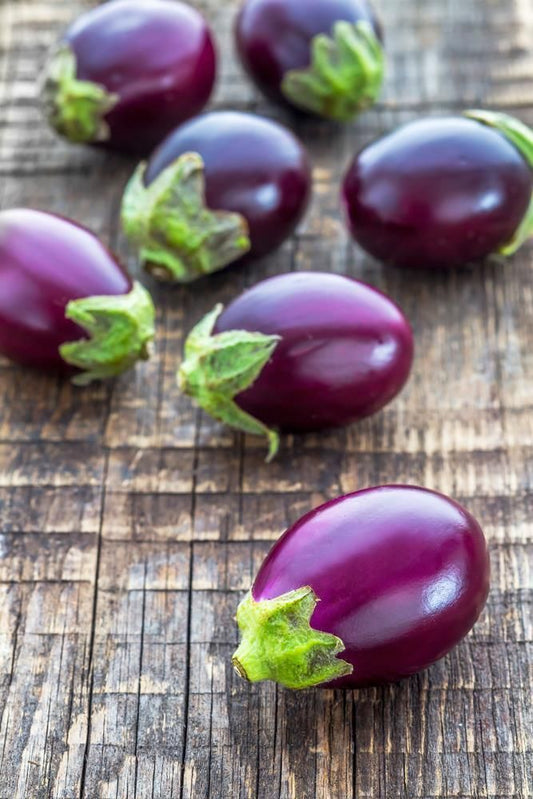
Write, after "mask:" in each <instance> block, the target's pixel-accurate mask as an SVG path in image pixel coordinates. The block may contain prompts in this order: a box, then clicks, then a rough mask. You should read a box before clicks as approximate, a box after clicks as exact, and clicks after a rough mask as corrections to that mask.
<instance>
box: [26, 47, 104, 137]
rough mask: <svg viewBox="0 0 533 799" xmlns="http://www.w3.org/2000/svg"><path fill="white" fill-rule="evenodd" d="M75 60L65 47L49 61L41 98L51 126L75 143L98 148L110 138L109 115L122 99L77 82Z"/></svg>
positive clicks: (88, 83)
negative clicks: (96, 145) (97, 146)
mask: <svg viewBox="0 0 533 799" xmlns="http://www.w3.org/2000/svg"><path fill="white" fill-rule="evenodd" d="M76 75H77V63H76V56H75V55H74V52H73V51H72V49H71V48H70V47H69V46H68V45H67V44H63V45H61V47H59V48H58V49H57V50H56V51H55V52H54V53H53V54H52V56H51V57H50V59H49V61H48V64H47V66H46V69H45V75H44V80H43V85H42V86H43V88H42V96H43V105H44V110H45V114H46V117H47V119H48V122H49V123H50V125H51V126H52V127H53V128H54V129H55V130H56V131H57V133H59V135H60V136H64V137H65V138H66V139H69V140H70V141H72V142H76V143H78V144H96V143H97V142H105V141H107V140H108V139H109V137H110V131H109V126H108V124H107V122H106V119H105V117H106V115H107V114H108V113H109V112H110V111H111V110H112V109H113V108H114V107H115V105H116V104H117V103H118V100H119V97H118V95H116V94H110V93H109V92H108V91H107V90H106V89H105V87H104V86H100V85H99V84H98V83H92V82H91V81H86V80H78V78H77V77H76Z"/></svg>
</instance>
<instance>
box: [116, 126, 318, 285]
mask: <svg viewBox="0 0 533 799" xmlns="http://www.w3.org/2000/svg"><path fill="white" fill-rule="evenodd" d="M310 192H311V171H310V167H309V161H308V158H307V154H306V152H305V150H304V148H303V146H302V145H301V144H300V142H299V141H298V140H297V139H296V138H295V136H293V134H292V133H290V132H289V131H288V130H287V129H286V128H284V127H282V126H281V125H278V124H277V123H276V122H272V121H270V120H268V119H262V118H261V117H257V116H254V115H252V114H244V113H239V112H235V111H214V112H212V113H209V114H204V115H203V116H200V117H198V118H197V119H194V120H192V121H191V122H188V123H187V124H185V125H183V126H181V127H179V128H178V129H177V130H176V131H174V132H173V133H172V134H171V135H170V136H169V137H168V138H167V139H166V140H165V141H164V142H163V143H162V144H161V145H160V147H158V149H157V150H156V151H155V153H154V154H153V155H152V157H151V158H150V159H149V161H148V163H147V164H145V163H142V164H140V165H139V167H138V168H137V170H136V171H135V173H134V175H133V177H132V179H131V181H130V182H129V184H128V186H127V188H126V191H125V194H124V199H123V205H122V223H123V228H124V231H125V233H126V235H127V237H128V238H129V239H130V241H131V242H132V243H133V244H134V245H135V246H136V248H137V251H138V255H139V258H140V260H141V262H142V263H143V264H144V266H145V268H146V269H147V271H148V272H150V273H151V274H152V275H153V276H154V277H156V278H158V279H160V280H166V281H170V282H180V283H183V282H190V281H192V280H196V279H197V278H199V277H202V276H204V275H206V274H210V273H212V272H215V271H217V270H219V269H222V268H223V267H225V266H228V265H229V264H231V263H234V262H236V261H239V260H241V259H242V258H243V257H244V256H246V257H247V259H248V260H250V259H254V258H259V257H262V256H264V255H268V254H269V253H271V252H273V251H274V250H276V249H277V248H278V247H279V246H280V245H281V244H282V243H283V242H284V241H285V240H286V239H287V238H288V237H289V236H290V235H291V234H292V233H293V232H294V230H295V229H296V226H297V225H298V223H299V222H300V220H301V218H302V216H303V214H304V212H305V210H306V208H307V204H308V201H309V196H310Z"/></svg>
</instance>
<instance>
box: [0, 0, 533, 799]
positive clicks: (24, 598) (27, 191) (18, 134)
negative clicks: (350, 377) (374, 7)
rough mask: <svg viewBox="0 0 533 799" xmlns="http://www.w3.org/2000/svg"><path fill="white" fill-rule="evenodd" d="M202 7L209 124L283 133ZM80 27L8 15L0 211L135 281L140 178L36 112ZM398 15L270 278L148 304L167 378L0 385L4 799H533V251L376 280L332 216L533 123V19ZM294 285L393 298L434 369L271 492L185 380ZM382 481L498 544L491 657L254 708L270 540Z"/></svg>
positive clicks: (215, 6)
mask: <svg viewBox="0 0 533 799" xmlns="http://www.w3.org/2000/svg"><path fill="white" fill-rule="evenodd" d="M203 6H204V10H206V12H207V13H208V15H209V17H210V19H211V21H212V23H213V25H214V27H215V29H216V30H217V33H218V37H219V40H220V42H221V52H222V53H223V58H222V78H221V82H220V87H219V92H218V94H217V97H216V101H215V102H216V104H217V105H233V106H237V107H240V108H253V109H255V110H258V111H260V112H265V113H268V114H275V113H276V112H275V111H274V110H273V109H272V108H270V107H269V106H268V105H267V104H266V103H264V102H263V101H262V100H260V99H259V98H258V97H257V96H256V95H255V94H254V92H253V89H252V88H251V86H250V85H249V83H248V82H247V81H246V80H245V79H244V77H243V75H242V74H241V71H240V69H239V67H238V65H237V63H236V61H235V58H234V55H233V54H232V48H231V37H230V32H231V25H232V18H233V15H234V11H235V3H234V2H229V3H228V2H225V3H220V2H218V0H204V3H203ZM82 7H83V3H82V2H80V1H79V0H76V2H73V1H72V0H47V2H42V1H41V0H2V3H1V5H0V48H1V65H0V81H1V84H0V102H1V115H0V171H1V181H0V191H1V204H2V206H3V207H10V206H17V205H32V206H37V207H41V208H48V209H51V210H54V211H59V212H64V213H68V214H70V215H72V216H74V217H76V218H77V219H79V220H81V221H82V222H84V223H86V224H87V225H89V226H90V227H92V228H93V229H94V230H95V231H96V232H98V233H99V234H100V235H101V236H103V238H104V239H105V240H106V241H107V242H110V243H111V244H112V245H113V246H115V247H118V249H119V250H120V251H122V252H123V253H124V255H125V256H127V253H126V252H125V248H124V246H123V241H122V239H121V237H120V234H119V231H118V222H117V216H118V213H117V212H118V205H119V199H120V194H121V189H122V187H123V185H124V182H125V180H126V179H127V176H128V174H129V172H130V169H131V164H130V163H128V162H125V161H121V160H120V159H119V158H115V157H112V156H109V155H105V154H101V153H96V152H92V151H90V150H85V149H82V148H78V149H77V148H74V147H69V146H68V145H66V144H63V143H61V142H59V141H58V140H56V139H54V137H53V136H52V135H51V134H50V133H49V132H48V131H47V129H46V127H45V125H44V124H43V122H42V119H41V117H40V113H39V110H38V104H37V102H36V83H35V79H36V76H37V74H38V72H39V68H40V65H41V63H42V60H43V57H44V55H45V52H46V49H47V47H48V46H49V45H50V43H51V42H52V41H53V40H54V38H55V36H56V34H57V32H58V31H59V30H60V29H61V28H62V27H63V26H64V25H65V24H66V23H67V21H68V20H69V19H70V18H71V17H72V16H73V15H74V14H75V13H76V12H77V11H78V10H80V9H81V8H82ZM380 9H381V11H382V16H383V19H384V22H385V25H386V29H387V39H388V52H389V54H390V57H391V68H390V73H389V79H388V87H387V92H386V95H385V97H384V99H383V101H382V102H381V103H380V105H379V107H378V108H377V109H376V110H375V111H373V112H371V113H369V114H367V115H366V116H365V117H364V118H363V119H361V120H360V122H359V123H358V124H357V125H355V126H353V127H351V128H349V129H346V130H344V131H340V132H338V133H334V134H332V132H331V130H330V129H329V128H328V127H327V126H325V125H321V124H314V125H306V126H304V127H302V128H300V129H299V133H300V134H301V135H302V137H303V138H304V140H305V142H306V143H307V144H308V146H309V148H310V149H311V151H312V154H313V159H314V164H315V179H316V191H315V199H314V204H313V208H312V210H311V213H310V216H309V217H308V219H307V221H306V223H305V224H304V226H303V227H302V229H301V230H300V232H299V235H298V236H297V237H296V238H295V239H294V240H293V241H291V242H290V243H289V244H288V245H287V246H285V248H284V249H283V250H282V251H281V252H280V253H279V254H278V255H276V256H275V257H273V258H271V259H269V260H267V261H266V262H264V263H261V264H257V265H255V266H253V267H250V268H248V269H247V270H241V271H237V270H233V271H230V272H226V273H225V274H221V275H219V276H217V277H215V278H213V279H212V280H211V281H210V282H209V283H208V284H207V285H203V286H202V287H201V288H198V289H197V288H195V287H192V288H190V289H165V288H160V287H159V288H158V287H153V288H154V291H155V297H156V299H157V302H158V307H159V324H160V339H159V344H158V353H157V356H156V357H155V358H154V359H153V360H152V361H151V362H150V363H148V364H146V365H142V366H140V367H139V368H138V369H137V370H136V371H135V372H133V373H131V374H129V375H127V376H124V377H122V378H121V379H120V380H118V381H117V382H116V383H115V384H113V385H107V386H97V387H94V388H90V389H84V390H79V389H75V388H72V387H71V386H69V385H66V384H65V383H61V382H59V381H57V380H54V379H49V378H47V377H40V376H37V375H34V374H30V373H28V372H26V371H23V370H22V369H19V368H16V367H14V366H12V365H10V364H8V363H7V362H5V361H2V362H0V403H1V405H0V532H1V535H0V594H1V600H0V799H13V797H21V798H22V797H23V798H24V799H41V798H42V797H58V798H59V797H64V798H65V799H67V798H68V799H70V798H71V797H81V796H83V797H87V798H90V799H92V798H93V797H104V798H105V799H111V797H117V798H118V799H124V798H125V797H138V799H149V797H162V798H164V799H167V798H171V799H173V798H174V797H176V798H178V797H179V799H203V798H204V797H211V798H212V799H240V798H244V797H246V798H251V799H253V798H255V797H258V799H278V798H279V799H281V798H283V799H313V797H318V799H348V798H349V797H370V798H371V799H378V798H379V799H381V798H383V799H396V798H398V799H399V798H400V797H402V799H404V798H405V799H414V797H420V798H421V799H429V798H430V797H463V798H465V799H466V797H469V798H471V797H472V798H473V797H492V798H493V799H496V797H498V798H499V799H503V797H509V798H510V797H518V798H519V799H521V798H523V799H525V798H526V797H531V796H533V787H532V781H531V774H532V773H533V764H532V740H533V736H532V726H533V718H532V712H531V705H532V697H531V666H530V664H531V615H530V612H531V596H532V594H531V588H532V582H531V551H532V526H533V521H532V519H533V494H532V488H533V457H532V456H533V402H532V396H533V288H532V281H531V274H532V272H531V269H532V262H533V247H532V246H529V247H527V248H525V249H524V250H523V251H522V253H521V254H520V255H519V256H517V257H516V258H515V259H514V260H513V262H512V263H510V264H508V265H507V266H504V267H502V266H501V265H498V264H487V265H486V266H484V267H481V268H479V269H477V270H475V271H472V272H465V273H450V274H439V275H428V274H403V273H400V272H396V271H393V270H384V269H382V268H381V267H380V266H378V265H377V264H375V263H373V262H371V261H370V260H369V259H366V258H365V257H364V256H363V255H362V254H361V252H360V251H358V250H357V249H356V248H354V247H352V245H351V244H350V243H349V241H348V238H347V235H346V233H345V231H344V229H343V227H342V225H341V222H340V216H339V209H338V203H337V191H338V183H339V177H340V175H341V172H342V169H343V167H344V165H345V164H346V162H347V159H348V157H349V155H350V153H351V152H352V151H354V150H355V148H357V147H359V146H360V145H362V144H363V143H364V142H366V141H367V140H369V139H370V138H371V137H372V136H374V135H376V134H377V133H378V132H380V131H382V130H385V129H388V128H391V127H392V126H394V125H396V124H397V123H398V122H400V121H402V120H406V119H408V118H410V117H412V116H414V115H416V114H417V113H426V112H431V113H433V112H438V111H448V110H453V109H460V108H462V107H464V106H472V105H476V106H477V105H481V104H483V105H486V106H489V107H497V108H503V109H506V110H508V111H510V112H515V113H517V114H519V115H520V116H522V118H523V119H525V120H526V121H528V122H529V123H530V124H531V123H533V4H532V3H531V0H466V1H465V0H446V1H445V0H382V2H381V4H380ZM130 263H131V259H130ZM131 266H132V268H134V264H133V263H131ZM303 268H306V269H321V270H322V269H331V270H334V271H341V272H344V271H346V272H348V273H349V274H351V275H354V276H357V277H361V278H363V279H364V280H367V281H368V282H370V283H372V284H374V285H377V286H379V287H380V288H382V289H384V290H386V291H387V292H388V293H390V294H391V295H392V296H393V297H395V298H396V299H397V301H398V302H399V303H400V304H401V305H402V306H403V307H404V308H405V310H406V312H407V313H408V315H409V316H410V318H411V319H412V321H413V325H414V328H415V332H416V336H417V341H418V360H417V363H416V368H415V371H414V375H413V379H412V381H411V383H410V386H409V389H408V390H407V391H406V392H405V393H404V394H403V395H402V397H401V398H400V399H399V400H398V401H397V402H396V403H395V404H394V405H392V406H391V407H390V408H388V409H387V410H386V411H385V412H384V413H382V414H380V415H379V416H377V417H376V418H374V419H372V420H370V421H368V422H366V423H364V424H362V425H360V426H359V427H354V428H352V429H350V430H346V431H343V432H339V433H335V434H331V435H326V436H322V437H318V436H309V437H306V438H300V439H298V440H294V441H293V440H288V441H286V442H285V444H284V447H283V451H282V454H281V457H280V458H279V459H278V460H277V461H276V462H275V463H274V464H273V465H271V466H266V465H265V464H264V462H263V450H262V446H261V445H260V444H259V442H257V441H255V440H252V439H250V440H246V441H243V440H242V439H241V437H239V436H234V435H232V434H231V433H228V431H226V430H223V429H221V428H220V427H219V426H218V425H216V424H215V423H213V422H211V421H210V420H209V419H207V418H206V417H205V416H203V415H202V414H200V413H198V412H196V411H195V410H193V409H192V407H191V405H190V404H189V402H188V401H186V400H184V399H182V398H180V397H179V396H178V394H177V391H176V388H175V384H174V372H175V369H176V366H177V362H178V359H179V356H180V349H181V345H182V342H183V335H184V332H185V331H187V329H189V328H190V326H191V324H192V323H193V322H194V321H195V320H196V319H198V318H199V317H200V315H201V314H202V313H204V312H205V311H207V310H208V309H209V308H210V307H211V306H212V305H213V304H214V303H215V302H216V301H226V300H228V299H229V298H230V297H232V296H233V295H234V294H235V293H236V292H238V291H239V290H240V289H241V288H242V287H243V286H246V285H250V284H251V283H253V282H255V281H257V280H258V279H260V278H262V277H264V276H266V275H270V274H274V273H277V272H281V271H284V270H287V269H303ZM1 290H2V289H1V286H0V291H1ZM386 481H408V482H415V483H422V484H425V485H427V486H429V487H434V488H438V489H440V490H442V491H444V492H448V493H450V494H452V495H454V496H455V497H457V498H458V499H459V500H460V501H462V502H464V503H466V505H467V506H468V507H469V508H470V509H471V510H472V511H473V512H474V513H475V514H476V515H477V516H478V517H479V518H480V520H481V521H482V522H483V525H484V527H485V530H486V532H487V535H488V537H489V540H490V548H491V555H492V565H493V589H492V593H491V597H490V601H489V605H488V608H487V611H486V612H485V613H484V615H483V617H482V619H481V621H480V622H479V624H478V625H477V627H476V628H475V631H474V632H473V634H472V635H471V636H470V637H469V638H468V640H467V641H466V642H465V643H463V644H462V645H461V646H460V647H458V648H457V650H456V651H455V652H454V653H453V654H452V655H450V656H449V657H448V658H446V659H445V660H444V661H443V662H441V663H439V664H438V665H436V666H435V667H433V668H432V669H430V670H429V671H428V672H426V673H424V674H421V675H420V676H418V677H416V678H414V679H412V680H410V681H407V682H404V683H403V684H401V685H396V686H392V687H388V688H380V689H372V690H364V691H363V690H362V691H356V692H348V693H340V692H338V693H334V692H329V691H326V692H313V691H310V692H305V693H290V692H287V691H284V690H276V688H275V687H273V686H271V685H262V686H256V687H249V686H247V685H246V684H244V683H243V682H241V681H240V680H239V679H238V678H237V677H236V676H235V675H234V674H233V672H232V669H231V667H230V664H229V655H230V653H231V651H232V649H233V647H234V644H235V641H236V631H235V626H234V622H233V614H234V611H235V608H236V605H237V602H238V600H239V597H240V595H241V592H242V591H243V590H245V589H246V588H247V587H248V586H249V583H250V579H251V576H252V574H253V571H254V568H255V567H256V565H257V564H258V563H259V562H260V560H261V558H262V556H263V554H264V553H265V551H266V550H267V548H268V547H269V545H270V543H271V542H272V540H273V539H274V538H275V537H276V536H277V535H278V534H279V533H280V532H281V531H282V530H283V529H284V528H285V527H286V526H287V524H288V523H289V522H290V521H291V520H294V519H295V518H297V517H298V516H299V515H300V514H301V513H302V512H303V511H305V510H307V509H309V508H311V507H312V506H314V505H316V504H317V503H319V502H320V501H322V500H324V499H325V498H327V497H331V496H333V495H336V494H338V493H339V492H341V491H348V490H353V489H357V488H360V487H364V486H367V485H371V484H377V483H379V482H386ZM528 656H529V657H528Z"/></svg>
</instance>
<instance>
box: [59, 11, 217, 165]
mask: <svg viewBox="0 0 533 799" xmlns="http://www.w3.org/2000/svg"><path fill="white" fill-rule="evenodd" d="M215 75H216V55H215V49H214V45H213V39H212V35H211V32H210V30H209V28H208V27H207V25H206V22H205V20H204V19H203V17H202V16H201V15H200V14H199V13H198V11H196V10H195V9H194V8H191V7H190V6H188V5H186V4H185V3H181V2H178V1H175V0H110V2H107V3H104V4H103V5H99V6H97V7H96V8H93V9H91V10H90V11H88V12H86V13H85V14H83V15H82V16H81V17H79V19H77V20H76V22H74V23H73V24H72V25H71V27H70V28H69V29H68V30H67V32H66V33H65V35H64V37H63V39H62V41H61V42H60V44H59V46H58V47H57V49H56V50H55V51H54V52H53V53H52V55H51V57H50V60H49V62H48V64H47V67H46V70H45V79H44V83H43V102H44V106H45V111H46V115H47V117H48V120H49V122H50V125H51V126H52V127H53V128H54V129H55V130H56V131H57V133H59V134H60V135H61V136H64V137H65V138H67V139H69V140H70V141H73V142H77V143H83V144H98V145H102V146H106V147H109V148H112V149H116V150H120V151H123V152H126V153H135V154H138V155H146V154H147V153H149V152H150V151H151V150H152V149H153V148H154V147H155V146H156V145H157V144H159V142H160V141H162V140H163V139H164V137H165V136H166V135H167V134H168V133H170V131H171V130H172V129H173V128H175V127H176V125H179V124H181V123H182V122H184V121H185V120H187V119H190V118H191V117H193V116H195V115H196V114H198V113H199V112H200V111H201V110H202V109H203V108H204V106H205V105H206V103H207V101H208V99H209V97H210V95H211V92H212V90H213V86H214V82H215Z"/></svg>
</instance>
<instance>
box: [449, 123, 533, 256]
mask: <svg viewBox="0 0 533 799" xmlns="http://www.w3.org/2000/svg"><path fill="white" fill-rule="evenodd" d="M465 116H467V117H469V118H470V119H475V120H476V121H477V122H481V123H482V124H483V125H487V126H488V127H490V128H494V129H495V130H498V131H500V133H503V135H504V136H505V138H506V139H508V140H509V141H510V142H511V144H514V146H515V147H516V148H517V150H519V152H520V153H521V155H522V156H523V157H524V159H525V161H526V162H527V164H528V165H529V168H530V169H531V170H533V130H531V128H529V127H528V126H527V125H525V124H524V123H523V122H520V120H519V119H515V117H512V116H509V115H508V114H500V113H496V112H493V111H481V110H477V109H476V110H472V111H466V112H465ZM532 236H533V194H532V196H531V201H530V203H529V208H528V210H527V212H526V215H525V216H524V219H523V220H522V222H521V223H520V226H519V227H518V230H517V231H516V232H515V234H514V236H513V238H512V239H511V241H509V242H508V243H507V244H505V245H504V246H503V247H500V250H499V254H500V255H514V253H515V252H516V251H517V250H519V249H520V247H521V246H522V244H525V242H526V241H528V240H529V239H530V238H531V237H532Z"/></svg>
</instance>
